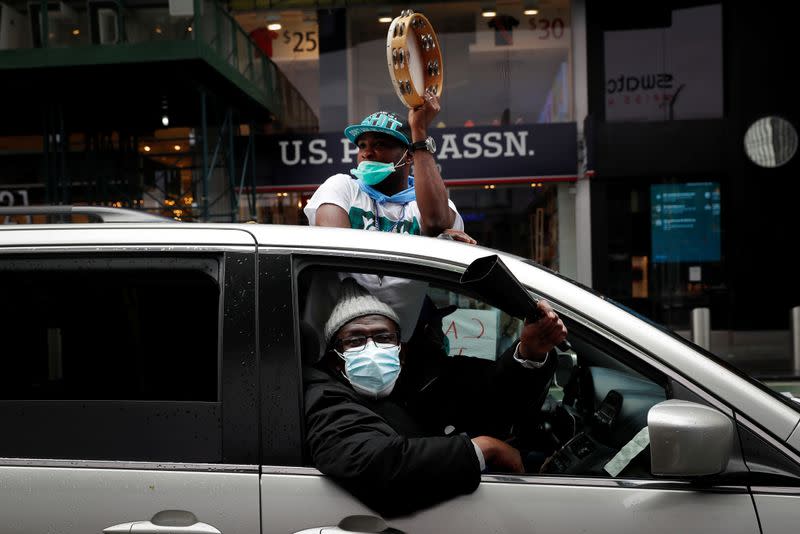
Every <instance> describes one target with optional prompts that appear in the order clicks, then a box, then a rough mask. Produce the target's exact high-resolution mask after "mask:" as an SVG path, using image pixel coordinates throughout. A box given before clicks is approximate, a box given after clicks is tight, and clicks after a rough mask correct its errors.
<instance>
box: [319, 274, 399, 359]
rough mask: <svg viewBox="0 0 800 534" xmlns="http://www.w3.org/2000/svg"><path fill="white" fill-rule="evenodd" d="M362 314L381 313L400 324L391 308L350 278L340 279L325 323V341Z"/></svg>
mask: <svg viewBox="0 0 800 534" xmlns="http://www.w3.org/2000/svg"><path fill="white" fill-rule="evenodd" d="M364 315H383V316H384V317H388V318H389V319H391V320H392V321H394V322H395V323H396V324H398V325H399V324H400V318H399V317H398V316H397V314H396V313H395V312H394V310H393V309H392V308H390V307H389V306H388V305H387V304H385V303H384V302H382V301H381V300H378V298H377V297H374V296H373V295H372V294H371V293H370V292H369V291H367V290H366V289H365V288H363V287H362V286H360V285H359V284H358V282H356V281H355V280H353V279H352V278H345V279H344V280H342V286H341V290H340V292H339V300H338V301H337V302H336V306H334V308H333V311H332V312H331V317H330V319H328V322H326V323H325V342H326V343H330V342H331V340H332V339H333V336H335V335H336V332H338V331H339V329H340V328H341V327H343V326H344V325H346V324H347V323H349V322H350V321H352V320H353V319H355V318H356V317H362V316H364Z"/></svg>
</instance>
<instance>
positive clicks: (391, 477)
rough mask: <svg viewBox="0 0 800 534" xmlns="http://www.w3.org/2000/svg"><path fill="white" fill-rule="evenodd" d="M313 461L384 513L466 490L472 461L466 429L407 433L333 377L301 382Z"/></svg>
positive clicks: (473, 480) (474, 470)
mask: <svg viewBox="0 0 800 534" xmlns="http://www.w3.org/2000/svg"><path fill="white" fill-rule="evenodd" d="M305 404H306V407H305V409H306V422H307V441H308V446H309V450H310V453H311V456H312V458H313V460H314V464H315V466H316V467H317V468H318V469H319V470H320V471H322V472H323V473H325V474H326V475H329V476H331V477H333V478H334V479H335V480H336V481H337V482H339V483H340V484H342V485H343V486H345V487H346V488H347V489H348V490H349V491H351V492H352V493H354V494H355V495H356V496H358V497H359V498H361V500H362V501H364V502H365V503H366V504H367V505H369V506H371V507H373V508H374V509H376V510H378V511H380V512H381V513H383V514H384V515H387V514H388V515H393V514H398V513H405V512H408V511H411V510H415V509H418V508H420V507H424V506H429V505H432V504H435V503H436V502H440V501H442V500H445V499H448V498H451V497H454V496H456V495H460V494H465V493H470V492H472V491H474V490H475V489H476V488H477V487H478V484H479V483H480V466H479V463H478V458H477V456H476V454H475V450H474V447H473V445H472V442H471V441H470V439H469V438H468V437H467V436H466V435H453V436H435V437H421V438H408V437H405V436H402V435H400V434H398V433H397V432H396V431H395V430H394V429H393V428H392V427H391V426H390V425H389V424H388V423H387V422H386V421H385V420H384V419H383V418H382V417H380V416H379V415H377V414H376V413H374V412H373V411H372V410H370V409H369V408H368V407H367V406H365V405H363V404H361V403H360V402H358V399H357V398H356V397H355V393H354V392H352V391H351V390H349V389H348V388H347V387H345V386H344V385H342V384H339V383H337V382H335V381H332V380H329V381H314V382H312V383H311V384H309V385H307V388H306V398H305Z"/></svg>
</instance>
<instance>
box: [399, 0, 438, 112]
mask: <svg viewBox="0 0 800 534" xmlns="http://www.w3.org/2000/svg"><path fill="white" fill-rule="evenodd" d="M386 61H387V62H388V64H389V76H390V77H391V78H392V84H393V85H394V90H395V92H396V93H397V97H398V98H399V99H400V101H401V102H402V103H403V104H404V105H405V106H406V107H408V108H416V107H419V106H421V105H422V104H424V103H425V99H424V98H423V95H424V94H425V91H430V92H431V93H433V94H435V95H436V96H442V89H443V81H444V73H443V71H444V68H443V67H444V66H443V65H442V50H441V48H439V39H437V38H436V32H434V31H433V26H431V23H430V21H428V19H427V18H425V16H424V15H422V14H421V13H414V12H413V11H412V10H410V9H408V10H404V11H401V12H400V16H399V17H397V18H395V19H394V20H393V21H392V23H391V24H390V25H389V32H388V33H387V34H386Z"/></svg>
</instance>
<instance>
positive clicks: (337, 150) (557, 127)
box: [245, 122, 577, 186]
mask: <svg viewBox="0 0 800 534" xmlns="http://www.w3.org/2000/svg"><path fill="white" fill-rule="evenodd" d="M429 133H430V134H431V135H432V137H433V138H434V140H435V141H436V145H437V146H438V150H437V152H436V162H437V164H438V166H439V168H440V172H441V174H442V177H443V178H444V179H445V180H464V179H476V180H479V179H485V178H504V177H514V178H518V177H530V178H535V177H543V176H575V173H576V172H577V128H576V125H575V123H573V122H565V123H556V124H532V125H527V126H481V127H473V128H442V129H435V130H432V131H430V132H429ZM245 141H246V140H245ZM256 145H257V146H258V150H257V152H258V154H259V160H258V161H257V164H256V169H257V171H256V172H257V174H258V180H257V182H258V183H257V185H268V186H293V185H310V184H320V183H322V182H323V181H325V179H326V178H328V177H329V176H331V175H334V174H337V173H349V171H350V169H352V168H355V167H356V166H357V165H358V162H357V160H356V158H357V155H358V149H357V148H356V146H355V145H354V144H353V143H351V142H350V141H348V140H347V138H346V137H344V135H342V134H341V133H330V134H318V135H305V136H300V135H298V136H291V137H278V136H263V137H260V138H259V139H258V140H257V141H256Z"/></svg>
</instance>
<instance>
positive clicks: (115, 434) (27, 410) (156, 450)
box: [0, 255, 223, 463]
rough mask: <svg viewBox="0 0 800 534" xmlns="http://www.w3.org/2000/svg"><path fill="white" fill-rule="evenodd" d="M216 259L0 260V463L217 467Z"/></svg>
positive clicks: (219, 409)
mask: <svg viewBox="0 0 800 534" xmlns="http://www.w3.org/2000/svg"><path fill="white" fill-rule="evenodd" d="M220 272H221V262H220V258H216V257H197V258H187V257H185V258H180V257H175V256H171V257H166V256H165V257H101V256H97V255H92V256H89V255H85V256H80V255H76V256H73V257H56V256H37V257H14V258H10V257H5V258H2V260H0V295H2V296H3V306H0V339H2V340H3V350H2V357H3V372H2V373H0V420H2V421H3V425H4V429H5V432H4V439H2V440H0V457H6V458H26V459H36V458H45V459H47V458H50V459H70V460H73V459H74V460H113V461H163V462H202V463H215V462H220V461H221V460H222V458H223V455H222V452H223V450H222V428H223V424H221V423H222V422H223V419H222V403H221V399H220V387H219V382H220V375H219V369H220V354H221V351H220V344H219V337H220V334H219V324H220V309H221V303H220V299H221V296H222V294H221V286H220V283H219V275H220Z"/></svg>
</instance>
